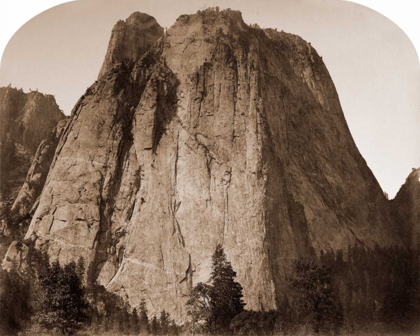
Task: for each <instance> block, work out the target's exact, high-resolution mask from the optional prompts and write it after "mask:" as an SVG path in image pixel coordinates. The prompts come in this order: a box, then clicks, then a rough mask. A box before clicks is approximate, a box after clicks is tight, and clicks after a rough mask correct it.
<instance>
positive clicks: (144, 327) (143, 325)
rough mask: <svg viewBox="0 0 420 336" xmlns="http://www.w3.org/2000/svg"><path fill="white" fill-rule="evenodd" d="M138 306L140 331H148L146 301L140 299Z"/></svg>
mask: <svg viewBox="0 0 420 336" xmlns="http://www.w3.org/2000/svg"><path fill="white" fill-rule="evenodd" d="M139 308H140V314H139V324H140V331H142V332H149V317H148V316H147V307H146V301H145V300H144V299H142V300H141V301H140V307H139Z"/></svg>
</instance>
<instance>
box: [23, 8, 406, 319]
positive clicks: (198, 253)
mask: <svg viewBox="0 0 420 336" xmlns="http://www.w3.org/2000/svg"><path fill="white" fill-rule="evenodd" d="M137 17H144V16H143V14H139V13H137V14H135V18H137ZM130 18H131V17H130ZM130 18H129V19H128V20H127V21H126V22H125V23H121V22H119V23H117V26H116V27H115V28H114V30H113V33H112V37H111V42H110V47H109V49H108V53H107V56H106V58H105V63H104V65H103V67H102V70H101V74H100V76H99V80H98V82H97V83H95V84H93V85H92V86H91V87H90V88H89V89H88V91H87V92H86V93H85V94H84V95H83V96H82V97H81V99H80V100H79V102H78V103H77V104H76V106H75V108H74V109H73V112H72V116H71V120H70V121H69V124H68V126H67V127H66V128H65V130H64V133H63V135H62V137H61V139H60V141H59V144H58V147H57V150H56V152H55V157H54V159H53V161H52V163H51V167H50V171H49V174H48V177H47V179H46V182H45V186H44V188H43V191H42V194H41V196H40V200H39V205H38V207H37V210H36V212H35V214H34V217H33V219H32V222H31V225H30V227H29V230H28V232H27V234H26V239H32V240H35V242H36V246H37V248H40V249H47V250H48V252H49V254H50V256H51V257H52V258H58V259H59V260H60V261H61V262H68V261H69V260H73V259H75V258H78V257H79V256H83V257H84V258H85V260H86V261H87V262H88V277H89V279H90V281H95V280H98V281H99V282H100V283H102V284H103V285H105V286H106V287H107V288H108V289H109V290H112V291H114V292H116V293H118V294H119V295H121V296H122V297H123V298H125V299H126V300H127V301H128V302H129V303H130V304H131V305H132V306H137V305H138V304H139V303H140V300H141V299H143V298H144V299H146V302H147V305H148V309H149V311H150V312H151V313H157V312H159V311H161V310H162V309H165V310H166V311H168V312H170V313H171V315H172V316H174V317H175V318H176V319H177V320H178V321H180V320H183V319H184V318H185V317H186V311H185V300H186V295H187V294H188V293H189V290H190V289H191V286H192V285H193V284H195V283H197V282H198V281H207V279H208V277H209V275H210V271H211V255H212V253H213V251H214V249H215V247H216V245H217V244H218V243H221V244H223V246H224V248H225V251H226V253H227V255H228V257H229V259H230V260H231V262H232V265H233V268H234V269H235V270H236V272H237V280H238V281H239V282H240V283H241V284H242V286H243V287H244V295H245V297H244V299H245V301H246V303H247V308H248V309H254V310H255V309H262V308H264V309H266V310H267V309H272V308H275V307H276V306H277V305H278V304H279V303H280V302H281V300H282V299H283V295H284V290H285V277H286V275H287V272H288V269H289V265H290V261H291V260H293V259H296V258H298V257H316V255H319V254H320V253H321V251H329V250H333V251H337V250H339V249H341V250H344V251H346V250H347V248H348V247H349V246H353V245H355V244H361V245H363V246H366V247H374V246H375V245H376V244H378V245H380V246H392V245H399V244H401V240H400V239H399V238H398V235H396V228H395V227H394V225H393V223H392V222H391V220H390V216H389V207H388V203H387V200H386V199H385V197H384V195H383V192H382V190H381V188H380V187H379V185H378V183H377V181H376V179H375V178H374V176H373V174H372V172H371V171H370V169H369V168H368V167H367V165H366V162H365V161H364V160H363V158H362V157H361V155H360V153H359V152H358V150H357V147H356V145H355V143H354V141H353V139H352V137H351V134H350V132H349V129H348V127H347V124H346V121H345V118H344V115H343V112H342V110H341V106H340V103H339V99H338V95H337V92H336V90H335V88H334V84H333V82H332V80H331V78H330V76H329V74H328V71H327V69H326V68H325V65H324V63H323V62H322V59H321V57H319V55H318V54H317V53H316V51H315V50H314V49H313V48H312V47H311V46H310V44H309V43H307V42H305V41H303V40H302V39H301V38H299V37H297V36H294V35H291V34H286V33H278V32H276V31H272V30H265V31H264V30H262V29H259V28H254V27H251V26H248V25H247V24H245V23H244V22H243V20H242V16H241V14H240V13H239V12H236V11H231V10H226V11H214V10H206V11H204V12H199V13H197V14H195V15H183V16H181V17H180V18H179V19H178V20H177V21H176V23H175V24H174V25H173V27H171V28H170V29H169V30H168V32H167V33H166V34H164V35H163V36H162V37H160V35H162V33H161V32H162V30H161V29H160V28H159V27H156V26H155V25H157V24H155V21H154V19H153V20H152V19H148V20H150V22H153V25H152V26H153V27H154V28H153V30H155V31H157V32H160V33H158V34H150V25H145V24H144V23H143V21H142V20H137V19H136V20H134V19H133V20H132V21H130ZM148 22H149V21H148ZM121 31H123V33H121ZM126 36H135V37H136V38H135V39H134V38H133V39H132V38H131V37H130V38H127V37H126ZM137 38H138V39H137ZM143 38H147V39H148V40H147V41H148V42H147V43H148V44H147V45H148V46H150V45H151V44H153V43H154V45H153V47H151V48H150V49H149V50H146V49H147V47H146V45H144V44H143V42H139V45H136V44H135V43H134V42H135V41H137V40H138V41H143V40H142V39H143ZM153 39H154V40H153ZM152 40H153V41H152ZM121 50H122V51H121ZM113 55H117V56H115V57H114V56H113ZM109 69H112V70H109Z"/></svg>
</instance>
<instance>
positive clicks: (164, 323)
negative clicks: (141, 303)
mask: <svg viewBox="0 0 420 336" xmlns="http://www.w3.org/2000/svg"><path fill="white" fill-rule="evenodd" d="M170 322H171V319H170V315H169V313H167V312H166V311H165V310H162V312H161V313H160V320H159V324H160V329H161V333H162V335H167V334H168V332H169V323H170Z"/></svg>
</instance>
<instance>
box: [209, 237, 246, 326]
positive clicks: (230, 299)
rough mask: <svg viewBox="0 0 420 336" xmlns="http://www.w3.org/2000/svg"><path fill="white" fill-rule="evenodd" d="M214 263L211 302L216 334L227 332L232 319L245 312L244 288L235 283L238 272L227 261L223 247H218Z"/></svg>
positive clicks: (213, 259)
mask: <svg viewBox="0 0 420 336" xmlns="http://www.w3.org/2000/svg"><path fill="white" fill-rule="evenodd" d="M212 261H213V271H212V273H211V277H210V281H211V284H212V290H211V291H210V300H211V304H212V324H213V325H212V326H211V327H212V330H213V331H215V332H226V331H227V330H228V329H229V325H230V322H231V321H232V319H233V318H234V317H235V316H236V315H237V314H240V313H241V312H243V310H244V306H245V303H244V301H243V300H242V297H243V294H242V286H241V285H240V284H239V282H236V281H235V277H236V272H235V271H234V270H233V268H232V265H231V263H230V262H229V261H228V260H227V257H226V254H225V252H224V250H223V247H222V246H221V245H217V247H216V251H215V252H214V254H213V257H212Z"/></svg>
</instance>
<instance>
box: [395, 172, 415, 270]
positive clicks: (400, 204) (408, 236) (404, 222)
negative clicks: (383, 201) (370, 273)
mask: <svg viewBox="0 0 420 336" xmlns="http://www.w3.org/2000/svg"><path fill="white" fill-rule="evenodd" d="M391 212H392V215H393V217H394V219H395V222H396V223H397V225H398V227H399V228H400V230H401V232H402V234H403V239H404V242H405V244H406V246H409V247H411V249H412V250H413V251H416V252H417V254H418V257H419V258H420V168H417V169H414V168H413V171H412V172H411V174H410V175H409V176H408V177H407V180H406V181H405V183H404V185H403V186H402V187H401V189H400V190H399V191H398V193H397V195H396V196H395V198H394V199H393V200H392V201H391ZM419 262H420V259H419Z"/></svg>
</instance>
